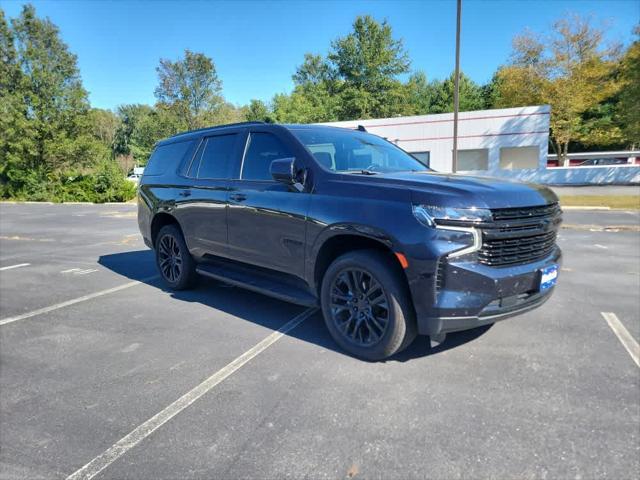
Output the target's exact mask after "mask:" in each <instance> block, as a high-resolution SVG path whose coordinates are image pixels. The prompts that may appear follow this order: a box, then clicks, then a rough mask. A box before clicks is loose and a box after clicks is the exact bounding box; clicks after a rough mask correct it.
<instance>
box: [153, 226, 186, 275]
mask: <svg viewBox="0 0 640 480" xmlns="http://www.w3.org/2000/svg"><path fill="white" fill-rule="evenodd" d="M158 266H159V267H160V272H162V275H163V276H164V278H165V279H167V280H168V281H169V282H171V283H174V282H177V281H178V280H179V279H180V275H182V253H181V252H180V247H179V245H178V242H177V241H176V239H175V238H174V237H173V235H164V236H163V237H162V238H161V239H160V242H159V243H158Z"/></svg>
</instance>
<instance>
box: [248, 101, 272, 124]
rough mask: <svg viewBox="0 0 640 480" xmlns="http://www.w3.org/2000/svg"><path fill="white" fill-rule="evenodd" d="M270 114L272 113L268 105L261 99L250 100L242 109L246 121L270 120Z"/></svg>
mask: <svg viewBox="0 0 640 480" xmlns="http://www.w3.org/2000/svg"><path fill="white" fill-rule="evenodd" d="M272 116H273V114H272V112H271V111H270V110H269V107H268V106H267V104H266V103H264V102H263V101H262V100H255V99H254V100H251V102H249V105H248V106H247V107H246V108H245V110H244V119H245V120H246V121H247V122H252V121H260V122H271V121H272Z"/></svg>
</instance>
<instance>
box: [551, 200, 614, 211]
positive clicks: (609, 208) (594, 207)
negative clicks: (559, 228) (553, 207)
mask: <svg viewBox="0 0 640 480" xmlns="http://www.w3.org/2000/svg"><path fill="white" fill-rule="evenodd" d="M560 205H561V206H562V210H611V207H602V206H593V207H587V206H571V205H568V206H564V205H562V202H560Z"/></svg>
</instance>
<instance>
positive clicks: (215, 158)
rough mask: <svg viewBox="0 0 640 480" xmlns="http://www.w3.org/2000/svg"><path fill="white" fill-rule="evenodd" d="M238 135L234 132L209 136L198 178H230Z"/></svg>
mask: <svg viewBox="0 0 640 480" xmlns="http://www.w3.org/2000/svg"><path fill="white" fill-rule="evenodd" d="M237 137H238V135H237V134H232V135H219V136H216V137H209V138H207V144H206V145H205V147H204V151H203V153H202V160H201V161H200V169H199V170H198V178H229V172H230V169H231V166H232V165H233V154H234V152H235V144H236V139H237Z"/></svg>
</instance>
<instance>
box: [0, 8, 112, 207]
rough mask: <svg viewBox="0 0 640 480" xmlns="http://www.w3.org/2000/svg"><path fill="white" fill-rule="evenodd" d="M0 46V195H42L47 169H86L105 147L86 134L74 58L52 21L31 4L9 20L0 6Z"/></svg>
mask: <svg viewBox="0 0 640 480" xmlns="http://www.w3.org/2000/svg"><path fill="white" fill-rule="evenodd" d="M0 44H1V45H0V46H1V49H2V67H0V68H2V74H1V75H0V77H1V80H0V99H1V101H0V127H1V128H0V131H1V133H0V153H1V155H2V157H1V158H0V180H1V183H2V192H1V194H2V195H3V196H5V197H6V196H34V197H37V198H35V199H44V197H45V196H46V195H51V194H52V193H51V192H53V190H54V189H53V187H52V188H49V187H48V186H47V184H48V183H50V175H51V174H52V173H53V172H57V171H61V170H64V169H88V168H91V166H92V165H95V164H96V163H97V162H99V161H100V160H101V159H103V158H105V155H107V156H108V149H106V148H103V147H102V145H101V144H100V142H99V141H98V140H97V139H96V138H95V137H94V136H93V135H92V125H91V118H90V117H89V102H88V100H87V93H86V91H85V90H84V88H83V87H82V82H81V79H80V73H79V70H78V67H77V59H76V56H75V55H73V54H72V53H71V52H69V49H68V47H67V45H66V44H65V43H64V42H62V40H61V39H60V35H59V31H58V28H57V27H56V26H55V25H54V24H53V23H51V22H50V21H49V20H48V19H41V18H38V17H37V16H36V12H35V9H34V8H33V6H31V5H25V6H24V7H23V9H22V11H21V13H20V16H19V17H18V18H15V19H13V20H12V21H11V23H10V24H9V23H8V22H7V20H6V18H5V16H4V12H3V11H1V10H0ZM37 192H39V193H37Z"/></svg>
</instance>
